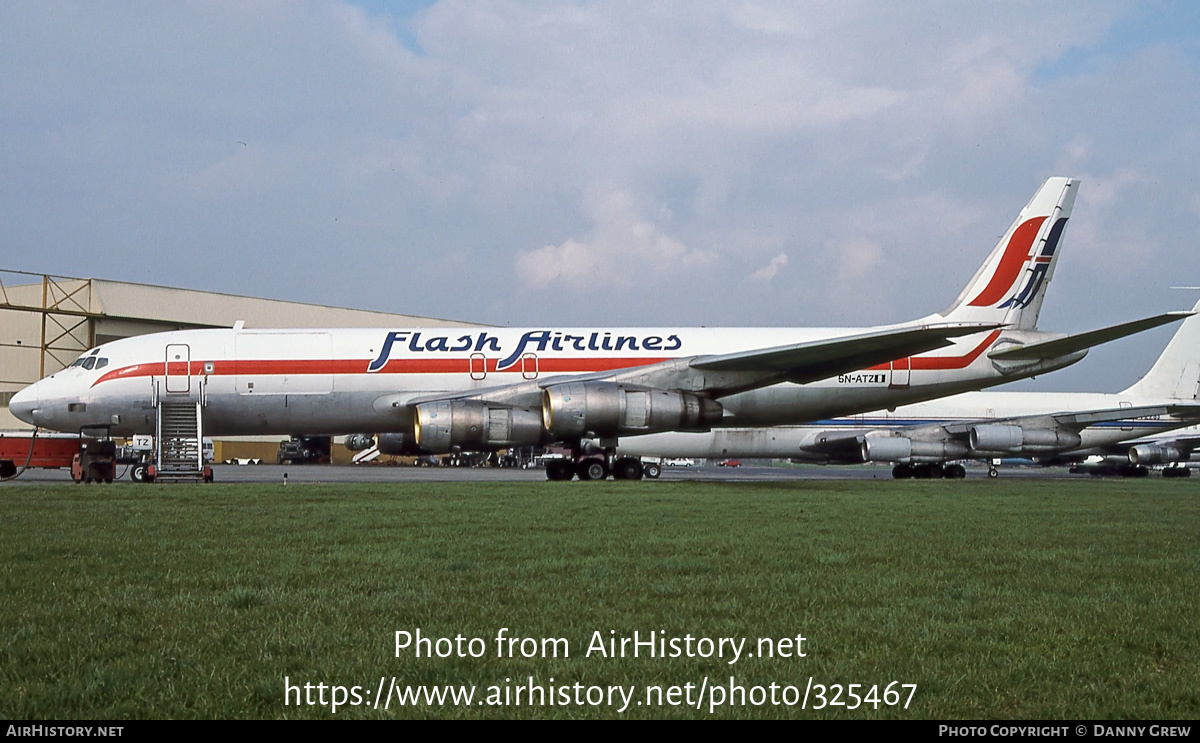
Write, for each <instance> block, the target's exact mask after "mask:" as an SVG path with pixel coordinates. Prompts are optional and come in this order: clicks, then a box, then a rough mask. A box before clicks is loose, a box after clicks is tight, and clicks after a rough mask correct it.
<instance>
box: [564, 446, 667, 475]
mask: <svg viewBox="0 0 1200 743" xmlns="http://www.w3.org/2000/svg"><path fill="white" fill-rule="evenodd" d="M651 468H653V472H651ZM658 473H659V470H658V465H647V466H645V467H643V466H642V460H640V459H638V458H637V457H618V456H617V455H616V454H615V453H614V452H613V451H612V450H606V451H601V452H587V453H584V452H578V453H575V454H574V455H573V456H570V457H563V458H562V459H552V460H550V461H549V462H547V463H546V479H547V480H571V479H573V478H575V477H578V478H579V479H580V480H590V481H593V482H598V481H601V480H607V479H608V476H609V475H612V476H613V479H616V480H640V479H642V477H643V476H645V477H658Z"/></svg>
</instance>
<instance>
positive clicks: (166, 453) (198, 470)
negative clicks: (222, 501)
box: [153, 390, 212, 482]
mask: <svg viewBox="0 0 1200 743" xmlns="http://www.w3.org/2000/svg"><path fill="white" fill-rule="evenodd" d="M200 392H201V394H199V395H198V398H199V399H189V397H190V396H186V395H185V396H180V397H174V396H172V395H159V396H158V399H157V400H156V403H155V426H154V475H153V478H154V481H155V482H211V481H212V468H211V467H207V466H205V463H204V445H203V443H202V442H203V441H204V395H203V391H202V390H201V391H200ZM173 397H174V399H172V398H173ZM181 398H182V399H181Z"/></svg>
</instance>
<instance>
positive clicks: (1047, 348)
mask: <svg viewBox="0 0 1200 743" xmlns="http://www.w3.org/2000/svg"><path fill="white" fill-rule="evenodd" d="M1194 314H1196V313H1194V312H1166V313H1163V314H1161V315H1155V316H1154V317H1147V318H1144V319H1142V320H1134V321H1132V322H1126V323H1121V324H1120V325H1111V326H1109V327H1107V328H1100V329H1099V330H1089V331H1088V332H1086V333H1074V334H1072V335H1064V336H1063V337H1061V338H1053V339H1051V340H1045V341H1037V342H1034V343H1025V344H1021V345H1016V346H1008V347H1006V348H1000V349H996V350H994V351H991V352H989V353H988V358H991V359H997V360H1000V361H1036V360H1039V359H1053V358H1058V357H1060V356H1065V355H1067V354H1070V353H1075V352H1076V351H1084V350H1087V349H1089V348H1091V347H1092V346H1098V345H1100V344H1101V343H1108V342H1109V341H1114V340H1117V339H1118V338H1124V337H1125V336H1128V335H1134V334H1135V333H1140V332H1142V331H1143V330H1149V329H1150V328H1157V327H1158V326H1159V325H1166V324H1167V323H1172V322H1177V321H1179V320H1182V319H1183V318H1185V317H1191V316H1192V315H1194Z"/></svg>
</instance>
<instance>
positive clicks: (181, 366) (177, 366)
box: [163, 343, 192, 394]
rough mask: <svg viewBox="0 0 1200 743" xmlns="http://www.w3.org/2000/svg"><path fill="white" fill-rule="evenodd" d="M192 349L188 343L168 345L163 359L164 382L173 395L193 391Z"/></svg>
mask: <svg viewBox="0 0 1200 743" xmlns="http://www.w3.org/2000/svg"><path fill="white" fill-rule="evenodd" d="M191 367H192V348H191V346H189V345H188V344H186V343H168V344H167V347H166V349H165V357H164V359H163V382H164V384H165V385H166V391H167V392H168V393H171V394H187V393H189V392H191V391H192V375H191V371H192V368H191Z"/></svg>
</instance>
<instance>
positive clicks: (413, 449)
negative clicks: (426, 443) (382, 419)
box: [378, 432, 421, 457]
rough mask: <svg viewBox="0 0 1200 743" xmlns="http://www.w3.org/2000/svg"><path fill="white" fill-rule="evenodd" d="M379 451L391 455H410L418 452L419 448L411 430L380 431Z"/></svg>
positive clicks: (419, 451)
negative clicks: (405, 431) (407, 431)
mask: <svg viewBox="0 0 1200 743" xmlns="http://www.w3.org/2000/svg"><path fill="white" fill-rule="evenodd" d="M378 438H379V453H380V454H387V455H388V456H393V457H402V456H412V455H416V454H420V453H421V450H420V448H418V447H417V443H416V441H414V440H413V439H414V437H413V435H412V433H411V432H409V433H381V434H379V437H378Z"/></svg>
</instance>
